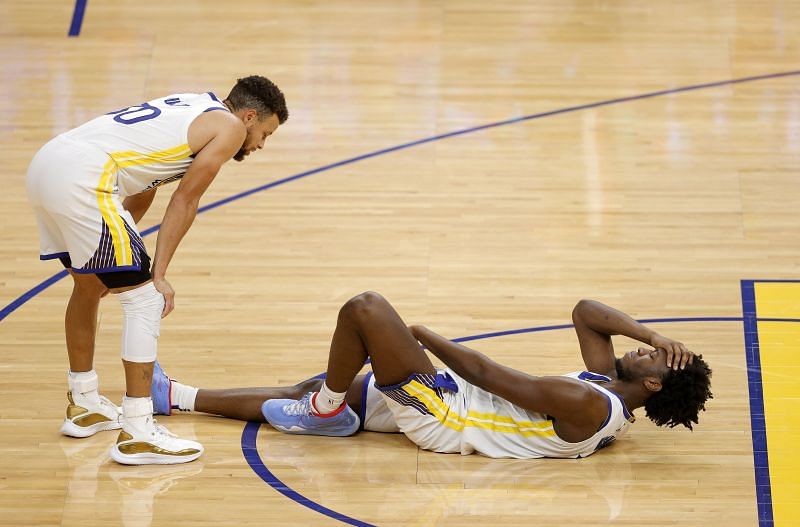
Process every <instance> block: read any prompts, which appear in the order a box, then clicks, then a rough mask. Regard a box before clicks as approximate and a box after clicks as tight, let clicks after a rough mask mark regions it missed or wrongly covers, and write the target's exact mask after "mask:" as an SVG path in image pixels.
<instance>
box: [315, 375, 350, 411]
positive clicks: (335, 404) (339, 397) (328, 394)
mask: <svg viewBox="0 0 800 527" xmlns="http://www.w3.org/2000/svg"><path fill="white" fill-rule="evenodd" d="M345 395H347V392H346V391H345V392H341V393H339V392H334V391H332V390H331V389H330V388H328V383H327V382H324V383H322V388H320V390H319V392H318V393H317V396H316V397H315V398H314V405H313V406H314V410H316V411H317V413H318V414H329V413H331V412H333V411H334V410H337V409H338V408H339V407H340V406H342V402H344V396H345Z"/></svg>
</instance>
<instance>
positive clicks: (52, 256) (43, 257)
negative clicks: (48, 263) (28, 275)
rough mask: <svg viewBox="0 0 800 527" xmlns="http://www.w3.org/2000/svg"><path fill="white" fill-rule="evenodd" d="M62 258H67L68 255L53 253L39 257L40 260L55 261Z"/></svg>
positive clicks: (65, 253)
mask: <svg viewBox="0 0 800 527" xmlns="http://www.w3.org/2000/svg"><path fill="white" fill-rule="evenodd" d="M64 256H69V253H67V252H64V253H53V254H42V255H39V259H40V260H55V259H56V258H63V257H64Z"/></svg>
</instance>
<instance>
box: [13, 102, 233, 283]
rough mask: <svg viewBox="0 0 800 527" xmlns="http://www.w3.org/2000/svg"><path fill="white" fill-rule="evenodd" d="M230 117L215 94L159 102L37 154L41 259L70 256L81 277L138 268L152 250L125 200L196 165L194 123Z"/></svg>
mask: <svg viewBox="0 0 800 527" xmlns="http://www.w3.org/2000/svg"><path fill="white" fill-rule="evenodd" d="M212 110H223V111H228V110H227V108H226V107H225V105H224V104H222V102H220V100H219V99H218V98H217V97H216V96H215V95H214V94H213V93H210V92H209V93H202V94H195V93H182V94H176V95H170V96H168V97H163V98H160V99H154V100H152V101H148V102H146V103H142V104H140V105H138V106H131V107H129V108H124V109H122V110H118V111H115V112H111V113H109V114H106V115H103V116H100V117H98V118H96V119H93V120H91V121H89V122H87V123H85V124H83V125H81V126H79V127H77V128H75V129H73V130H70V131H68V132H65V133H63V134H61V135H59V136H57V137H55V138H54V139H52V140H51V141H50V142H48V143H47V144H46V145H44V146H43V147H42V148H41V149H40V150H39V152H37V154H36V156H34V158H33V160H32V161H31V164H30V166H29V167H28V176H27V189H28V198H29V199H30V201H31V204H32V205H33V207H34V210H35V212H36V217H37V222H38V224H39V235H40V240H41V250H40V258H41V259H42V260H48V259H52V258H60V257H64V256H69V257H70V260H71V262H72V268H73V270H74V271H76V272H79V273H96V272H108V271H123V270H134V269H136V270H138V269H139V268H140V267H141V261H142V254H144V253H145V248H144V244H143V243H142V240H141V238H140V236H139V233H138V231H137V230H136V225H135V222H134V221H133V218H132V217H131V215H130V213H129V212H128V211H126V210H125V209H124V208H123V207H122V201H121V199H120V198H124V197H126V196H131V195H133V194H138V193H140V192H144V191H147V190H151V189H153V188H155V187H158V186H160V185H163V184H165V183H169V182H172V181H177V180H178V179H180V178H181V177H183V175H184V174H185V173H186V170H187V169H188V168H189V165H190V164H191V163H192V160H193V156H194V152H192V151H191V149H190V148H189V144H188V131H189V126H190V125H191V124H192V121H194V119H195V118H196V117H197V116H198V115H200V114H201V113H203V112H208V111H212Z"/></svg>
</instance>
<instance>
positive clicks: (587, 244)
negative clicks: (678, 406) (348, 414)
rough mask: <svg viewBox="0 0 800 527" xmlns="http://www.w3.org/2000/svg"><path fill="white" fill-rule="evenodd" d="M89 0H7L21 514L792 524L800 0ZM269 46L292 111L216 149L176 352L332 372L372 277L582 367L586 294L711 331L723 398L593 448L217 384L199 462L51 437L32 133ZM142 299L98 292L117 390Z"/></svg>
mask: <svg viewBox="0 0 800 527" xmlns="http://www.w3.org/2000/svg"><path fill="white" fill-rule="evenodd" d="M78 6H83V7H85V12H84V15H83V18H82V19H78V20H73V17H74V15H75V7H76V6H75V5H73V4H71V3H69V2H65V3H59V2H53V1H51V0H47V1H41V2H16V3H12V2H6V3H5V4H3V5H2V6H0V19H2V23H0V68H1V69H2V71H3V82H2V84H0V95H1V96H2V98H3V103H4V104H3V105H2V109H0V115H1V116H2V119H1V120H0V149H2V153H3V157H4V160H5V162H4V163H3V165H2V167H0V174H1V175H2V182H3V185H4V191H3V192H2V193H0V215H1V216H0V217H1V218H2V220H1V221H2V225H3V227H2V229H1V230H0V257H1V258H2V261H3V265H2V266H1V267H0V284H2V298H0V308H2V312H0V313H1V314H0V336H2V338H0V354H2V355H1V356H2V363H1V364H2V365H1V366H0V386H2V387H3V388H2V390H0V394H1V395H0V402H1V403H2V406H0V417H2V419H0V431H1V432H2V438H3V441H2V445H0V467H2V479H0V490H2V492H0V511H2V514H0V524H3V525H76V526H79V525H80V526H83V525H126V526H150V525H152V526H162V525H163V526H167V525H276V526H280V525H287V526H288V525H331V526H334V525H341V524H343V522H344V523H348V524H351V525H377V526H390V525H398V526H399V525H411V526H428V525H446V526H456V525H458V526H461V525H464V526H466V525H483V526H486V525H543V524H558V525H606V524H618V525H724V526H726V527H733V526H747V525H758V524H760V525H772V524H773V521H774V525H779V526H788V525H797V524H800V512H799V511H800V503H798V502H799V501H800V500H799V499H798V496H800V492H798V490H800V479H798V476H797V473H798V469H799V468H800V467H798V464H797V463H798V462H797V460H796V459H797V458H796V456H794V455H793V452H794V448H795V447H793V445H796V444H797V440H798V439H799V438H800V437H799V436H800V420H798V417H797V416H798V415H800V412H798V403H797V401H798V398H797V397H798V390H799V388H798V386H800V385H798V382H797V378H798V376H797V373H798V372H800V361H798V359H797V357H798V356H800V355H799V354H798V352H800V335H798V331H800V325H799V324H798V323H800V290H799V289H798V287H797V283H796V282H792V280H795V281H796V280H798V279H800V276H799V275H798V271H799V270H800V259H798V250H797V247H798V245H797V240H798V239H800V224H799V223H798V221H797V203H798V197H800V180H799V179H798V173H799V172H800V71H798V62H797V57H798V53H800V36H799V35H800V4H797V3H795V2H780V1H774V2H773V1H770V2H761V3H756V2H746V1H740V2H734V1H731V2H689V1H680V2H671V3H663V4H657V3H645V2H607V3H603V2H588V1H575V2H553V1H551V2H517V1H508V2H500V3H487V2H474V1H462V2H415V1H401V2H387V1H378V2H370V3H363V2H339V1H334V2H316V1H301V2H296V1H278V2H270V3H263V2H250V1H240V2H231V3H227V4H220V3H218V2H208V1H200V2H192V1H188V0H175V1H173V2H169V3H164V2H152V1H150V0H145V1H143V2H135V3H122V2H106V3H101V2H94V1H92V2H89V3H88V4H86V3H85V2H83V1H82V0H79V2H78ZM78 18H79V17H78ZM76 22H78V23H77V25H76ZM76 29H77V31H75V30H76ZM70 30H72V32H73V33H76V34H75V35H74V36H72V37H68V36H67V33H68V32H69V31H70ZM254 73H257V74H263V75H265V76H267V77H270V78H271V79H272V80H274V81H275V82H276V83H277V84H278V85H279V86H280V87H281V89H282V90H283V91H284V92H285V94H286V97H287V103H288V106H289V110H290V118H289V120H288V121H287V123H286V124H285V125H284V126H282V127H281V128H280V129H279V130H278V132H277V133H276V134H275V136H274V137H272V138H271V139H269V140H268V142H267V146H266V148H265V149H264V150H263V151H261V152H258V153H257V154H254V155H252V156H250V158H249V159H248V160H247V161H246V162H244V163H241V164H239V163H230V164H228V165H227V166H226V167H224V168H223V170H222V172H221V173H220V175H219V176H218V177H217V179H216V181H215V182H214V183H213V185H212V187H211V188H210V190H209V192H208V193H207V195H206V197H205V198H204V201H203V204H204V205H206V206H208V209H207V210H205V211H204V212H203V213H202V214H200V215H199V216H198V218H197V220H196V221H195V224H194V226H193V227H192V229H191V230H190V232H189V234H188V235H187V237H186V238H185V239H184V241H183V243H182V245H181V246H180V248H179V249H178V252H177V255H176V257H175V259H174V260H173V263H172V264H171V267H170V273H169V279H170V281H171V283H172V284H173V286H174V287H175V289H176V291H177V297H176V303H177V307H176V310H175V312H174V313H173V314H171V315H170V316H169V317H168V318H167V319H165V320H164V321H163V323H162V332H161V338H160V341H159V358H160V361H161V363H162V364H163V365H164V367H165V369H166V370H167V371H168V372H169V373H170V374H171V375H172V376H174V377H176V378H178V379H179V380H181V381H182V382H186V383H190V384H194V385H197V386H201V387H207V388H221V387H233V386H259V385H279V384H286V383H295V382H297V381H299V380H301V379H304V378H307V377H309V376H312V375H315V374H317V373H320V372H322V371H324V369H325V366H326V363H327V349H328V342H329V338H330V335H331V333H332V331H333V327H334V323H335V320H336V313H337V310H338V308H339V306H340V305H341V304H342V303H344V302H345V301H346V300H347V299H348V298H350V297H352V296H353V295H355V294H357V293H359V292H361V291H364V290H368V289H371V290H377V291H379V292H381V293H382V294H384V295H385V296H386V297H387V298H388V299H389V300H391V301H392V302H393V303H394V304H395V305H396V307H397V308H398V310H399V312H400V313H401V315H402V316H403V317H404V318H405V320H406V321H407V322H408V323H424V324H426V325H428V326H429V327H431V328H432V329H434V330H437V331H439V332H440V333H442V334H444V335H447V336H448V337H452V338H459V337H470V336H478V337H481V338H478V339H476V340H474V341H471V344H470V345H472V346H474V347H475V348H477V349H480V350H482V351H484V352H485V353H487V354H489V355H490V356H491V357H493V358H495V359H497V360H499V361H501V362H504V363H507V364H509V365H511V366H514V367H517V368H519V369H523V370H526V371H529V372H531V373H535V374H561V373H565V372H568V371H574V370H577V369H580V368H581V367H582V366H581V362H580V359H579V353H578V346H577V340H576V339H575V337H574V335H573V333H572V330H571V329H569V328H567V327H564V326H565V325H568V324H569V323H570V318H569V316H570V311H571V309H572V306H573V305H574V304H575V302H577V300H579V299H580V298H582V297H589V298H596V299H598V300H601V301H604V302H606V303H609V304H611V305H614V306H616V307H619V308H621V309H623V310H625V311H627V312H629V313H631V314H632V315H633V316H635V317H637V318H640V319H651V320H655V322H653V327H654V328H655V329H657V330H658V331H660V332H662V333H664V334H665V335H667V336H671V337H673V338H676V339H679V340H681V341H683V342H685V343H686V344H687V345H688V346H689V347H690V348H691V349H693V350H695V351H697V352H701V353H703V355H704V357H705V358H706V359H707V360H708V361H709V363H710V364H711V366H712V368H713V369H714V377H713V391H714V395H715V398H714V399H713V400H712V401H710V402H709V404H708V411H707V412H705V413H704V414H702V416H701V422H700V425H699V426H697V427H696V428H695V431H694V432H689V431H688V430H678V429H674V430H661V429H658V428H657V427H655V426H654V425H653V424H652V423H650V422H649V421H648V420H647V419H646V418H645V417H644V415H643V413H641V415H639V414H638V412H637V416H638V421H637V423H636V425H635V427H634V430H633V431H632V433H631V434H629V435H628V436H627V437H625V438H624V440H620V441H618V442H617V443H616V444H614V445H613V446H612V447H610V448H608V449H605V450H603V451H602V452H599V453H597V454H596V455H594V456H591V457H590V458H587V459H584V460H534V461H516V460H491V459H487V458H483V457H479V456H469V457H461V456H457V455H442V454H434V453H430V452H425V451H419V450H418V449H417V448H416V447H415V446H414V445H413V444H411V443H410V442H409V441H408V440H406V439H405V437H403V436H401V435H380V434H372V433H362V434H359V435H357V436H356V437H353V438H350V439H344V440H337V439H331V438H316V437H294V436H286V435H282V434H280V433H278V432H275V431H274V430H272V429H271V428H270V427H269V426H268V425H262V426H260V427H259V426H257V425H254V424H250V425H246V424H245V423H242V422H237V421H231V420H225V419H220V418H215V417H210V416H205V415H201V414H193V415H176V416H171V417H167V418H163V419H161V421H162V422H164V423H165V424H167V425H168V426H169V427H170V429H172V430H173V431H174V432H176V433H178V434H180V435H182V436H187V437H195V438H197V439H198V440H200V441H201V442H203V444H204V445H205V447H206V452H205V454H204V455H203V457H202V458H201V459H200V460H198V461H197V462H194V463H191V464H188V465H186V466H171V467H157V466H155V467H125V466H121V465H117V464H115V463H114V462H113V461H111V460H110V459H109V456H108V448H109V446H110V445H111V443H112V441H113V440H114V438H115V437H116V436H115V435H114V433H112V432H104V433H101V434H98V435H96V436H94V437H91V438H89V439H84V440H76V439H71V438H67V437H62V436H60V435H59V433H58V427H59V424H60V420H61V419H62V418H63V412H64V408H65V397H64V394H65V391H66V371H67V357H66V351H65V347H64V342H63V340H64V337H63V310H64V307H65V305H66V300H67V298H68V295H69V291H70V288H71V285H70V284H69V283H68V279H58V277H55V278H52V279H51V277H53V276H54V275H55V274H56V273H59V272H60V271H61V269H60V268H59V267H58V265H57V264H56V263H53V262H42V263H40V262H38V261H37V260H38V241H37V230H36V224H35V221H34V216H33V214H32V212H31V210H30V208H29V206H28V204H27V200H26V196H25V184H24V176H25V171H26V167H27V165H28V162H29V161H30V159H31V157H32V156H33V154H34V153H35V152H36V150H37V149H38V148H39V147H40V146H41V145H42V144H44V143H45V142H46V141H47V140H48V139H50V138H51V137H52V136H54V135H55V134H58V133H60V132H62V131H65V130H66V129H69V128H71V127H73V126H76V125H78V124H81V123H82V122H84V121H86V120H88V119H90V118H92V117H94V116H95V115H98V114H101V113H106V112H109V111H112V110H115V109H118V108H122V107H126V106H130V105H131V104H135V103H137V102H141V101H145V100H148V99H151V98H153V97H157V96H160V95H166V94H169V93H176V92H195V91H214V92H215V93H217V94H218V95H223V96H224V95H225V94H227V91H228V90H229V89H230V87H231V86H232V85H233V83H234V82H235V80H236V78H237V77H241V76H245V75H249V74H254ZM171 190H172V189H171V188H170V187H166V188H164V189H162V190H161V191H160V194H159V196H158V197H157V198H156V203H155V205H154V206H153V209H152V210H151V211H150V212H149V213H148V214H147V215H146V216H145V218H144V220H143V221H142V222H141V224H140V225H139V227H140V229H142V230H144V229H147V228H150V227H152V226H155V225H157V224H158V223H159V222H160V220H161V217H162V215H163V210H164V207H165V205H166V203H167V201H168V196H169V193H170V191H171ZM155 236H156V235H155V234H151V235H149V236H147V237H146V238H145V241H146V243H147V245H148V247H149V248H150V249H151V250H152V249H154V247H155ZM765 280H776V281H765ZM743 281H744V282H743ZM43 282H45V283H43ZM120 328H121V316H120V309H119V307H118V303H117V302H116V301H115V300H114V299H113V298H112V299H105V300H103V302H102V303H101V321H100V327H99V335H98V346H97V353H96V359H95V361H96V368H97V370H98V372H99V374H100V379H101V390H102V392H103V393H104V394H105V395H107V396H109V397H110V398H111V399H112V400H119V399H120V398H121V396H122V392H123V375H122V369H121V367H120V363H119V332H120ZM516 330H522V331H516ZM616 342H617V351H619V352H623V351H628V350H629V349H632V348H630V346H633V343H632V342H629V341H626V340H625V339H620V340H618V341H616ZM759 405H760V406H759ZM767 454H768V455H767ZM757 482H758V485H757Z"/></svg>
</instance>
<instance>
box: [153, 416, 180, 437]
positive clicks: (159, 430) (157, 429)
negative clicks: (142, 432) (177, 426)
mask: <svg viewBox="0 0 800 527" xmlns="http://www.w3.org/2000/svg"><path fill="white" fill-rule="evenodd" d="M153 434H154V435H163V436H167V437H178V436H177V435H176V434H173V433H172V432H170V431H169V430H168V429H167V427H166V426H164V425H160V424H158V421H156V420H155V419H153Z"/></svg>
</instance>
